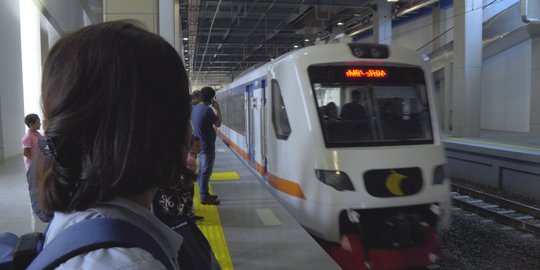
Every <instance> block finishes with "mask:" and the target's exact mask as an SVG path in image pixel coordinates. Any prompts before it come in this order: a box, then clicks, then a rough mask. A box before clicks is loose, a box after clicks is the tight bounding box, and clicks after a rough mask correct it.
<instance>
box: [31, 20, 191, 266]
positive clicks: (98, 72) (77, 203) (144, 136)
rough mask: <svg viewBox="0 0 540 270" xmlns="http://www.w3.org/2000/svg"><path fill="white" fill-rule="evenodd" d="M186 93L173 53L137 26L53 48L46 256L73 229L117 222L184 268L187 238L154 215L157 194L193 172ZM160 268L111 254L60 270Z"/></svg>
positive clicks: (47, 77)
mask: <svg viewBox="0 0 540 270" xmlns="http://www.w3.org/2000/svg"><path fill="white" fill-rule="evenodd" d="M188 91H189V86H188V78H187V74H186V71H185V69H184V66H183V64H182V61H181V59H180V57H179V55H178V53H177V52H176V51H175V49H174V48H173V47H172V46H171V45H169V43H168V42H167V41H165V40H164V39H163V38H161V37H160V36H158V35H156V34H153V33H150V32H148V31H147V30H144V29H143V28H141V27H139V26H138V25H137V24H136V23H135V22H129V21H116V22H106V23H100V24H95V25H91V26H87V27H84V28H82V29H80V30H78V31H76V32H74V33H71V34H68V35H66V36H64V37H63V38H61V39H60V40H59V41H58V42H57V43H56V44H55V45H54V46H53V47H52V49H51V50H50V52H49V55H48V57H47V60H46V63H45V66H44V69H43V79H42V92H41V96H42V107H43V113H44V116H45V118H46V119H48V125H47V127H46V129H45V132H44V140H45V143H46V146H45V147H42V148H41V151H42V152H43V153H42V154H39V155H37V157H36V160H35V162H36V163H35V166H36V175H37V177H38V185H39V195H40V199H41V203H42V205H43V207H44V208H45V209H46V210H48V211H51V212H54V218H53V220H52V221H51V223H50V226H49V228H48V231H47V233H46V235H45V245H44V248H45V249H46V248H47V245H48V244H49V243H51V241H52V240H53V239H54V238H55V237H57V236H58V235H59V234H60V233H61V232H62V231H64V230H65V229H66V228H68V227H69V226H72V225H73V224H76V223H79V222H82V221H85V220H89V219H98V218H114V219H120V220H123V221H125V222H128V223H130V224H133V225H136V226H137V227H138V228H140V229H142V230H143V231H144V232H147V233H148V235H149V236H151V238H153V239H154V240H155V241H156V242H157V243H158V244H159V246H160V247H161V248H162V250H163V252H164V253H165V254H166V255H167V257H166V258H168V259H169V260H170V262H169V263H170V264H171V265H172V266H173V268H174V269H179V268H180V266H179V262H178V260H177V258H178V253H179V251H180V247H181V245H182V236H180V235H179V234H177V233H175V232H174V231H173V230H172V229H171V228H169V227H168V226H167V225H165V224H164V223H162V222H161V221H160V220H159V219H158V218H156V217H155V216H154V214H153V213H152V212H151V210H150V209H151V203H152V199H153V198H154V195H155V193H156V191H157V189H158V188H159V187H162V186H167V185H170V184H172V183H175V182H176V181H178V179H180V178H181V177H182V176H183V175H184V174H185V172H186V171H187V168H186V145H187V139H188V136H190V135H191V134H188V133H190V132H189V128H188V125H189V115H190V104H189V102H190V98H189V92H188ZM158 131H159V132H158ZM84 233H85V232H81V235H84ZM162 261H163V260H162ZM162 261H159V260H157V259H156V258H155V257H153V256H152V255H151V254H150V253H149V252H148V251H146V250H145V249H142V248H137V247H135V248H123V247H111V248H102V249H98V250H94V251H90V252H87V253H83V254H81V255H77V256H75V257H73V258H71V259H68V260H67V261H66V262H64V263H63V264H62V265H61V266H60V267H58V268H56V269H133V268H137V269H165V268H164V263H162Z"/></svg>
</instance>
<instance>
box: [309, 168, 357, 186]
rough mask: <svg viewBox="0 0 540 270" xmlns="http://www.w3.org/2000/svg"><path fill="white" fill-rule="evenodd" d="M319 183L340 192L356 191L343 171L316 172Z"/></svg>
mask: <svg viewBox="0 0 540 270" xmlns="http://www.w3.org/2000/svg"><path fill="white" fill-rule="evenodd" d="M315 175H316V176H317V179H319V181H321V182H323V183H325V184H327V185H329V186H331V187H333V188H335V189H336V190H338V191H343V190H355V189H354V186H353V184H352V182H351V179H350V178H349V176H347V174H346V173H344V172H341V171H328V170H315Z"/></svg>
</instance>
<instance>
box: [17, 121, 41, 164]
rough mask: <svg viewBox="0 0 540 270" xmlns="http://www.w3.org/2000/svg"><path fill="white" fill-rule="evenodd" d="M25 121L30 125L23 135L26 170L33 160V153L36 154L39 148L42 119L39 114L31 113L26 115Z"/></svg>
mask: <svg viewBox="0 0 540 270" xmlns="http://www.w3.org/2000/svg"><path fill="white" fill-rule="evenodd" d="M24 123H25V124H26V126H27V127H28V131H27V132H26V134H25V135H24V136H23V137H22V139H21V142H22V147H23V155H24V157H23V159H24V166H25V167H26V171H28V168H30V163H31V162H32V155H35V153H36V150H37V149H38V140H39V137H41V133H39V131H38V130H39V129H40V128H41V120H40V119H39V116H38V115H37V114H34V113H31V114H29V115H27V116H26V117H24Z"/></svg>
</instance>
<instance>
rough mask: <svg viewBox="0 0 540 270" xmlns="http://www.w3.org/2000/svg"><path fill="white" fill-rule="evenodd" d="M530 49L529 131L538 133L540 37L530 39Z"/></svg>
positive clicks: (539, 115) (539, 112)
mask: <svg viewBox="0 0 540 270" xmlns="http://www.w3.org/2000/svg"><path fill="white" fill-rule="evenodd" d="M531 50H532V51H531V101H530V102H531V105H530V107H531V112H530V113H531V114H530V133H532V134H537V135H540V106H538V105H539V104H540V38H534V39H533V40H532V46H531Z"/></svg>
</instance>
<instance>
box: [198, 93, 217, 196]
mask: <svg viewBox="0 0 540 270" xmlns="http://www.w3.org/2000/svg"><path fill="white" fill-rule="evenodd" d="M215 95H216V92H215V91H214V89H212V87H209V86H206V87H203V88H202V89H201V102H199V104H197V105H195V106H194V107H193V111H192V112H191V123H192V125H193V133H194V135H195V136H196V137H197V138H199V139H200V141H201V151H200V152H199V157H198V160H199V170H198V174H199V175H198V180H197V181H198V183H199V189H200V194H201V198H200V199H201V204H213V205H218V204H219V203H220V201H219V199H218V196H216V195H211V194H210V192H209V190H208V182H209V181H210V175H211V174H212V169H213V168H214V160H215V159H216V131H215V130H214V126H216V127H220V126H221V110H220V108H219V104H218V102H217V101H215V100H213V98H214V96H215ZM210 105H212V107H214V109H216V113H214V111H213V110H212V109H211V108H210Z"/></svg>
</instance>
